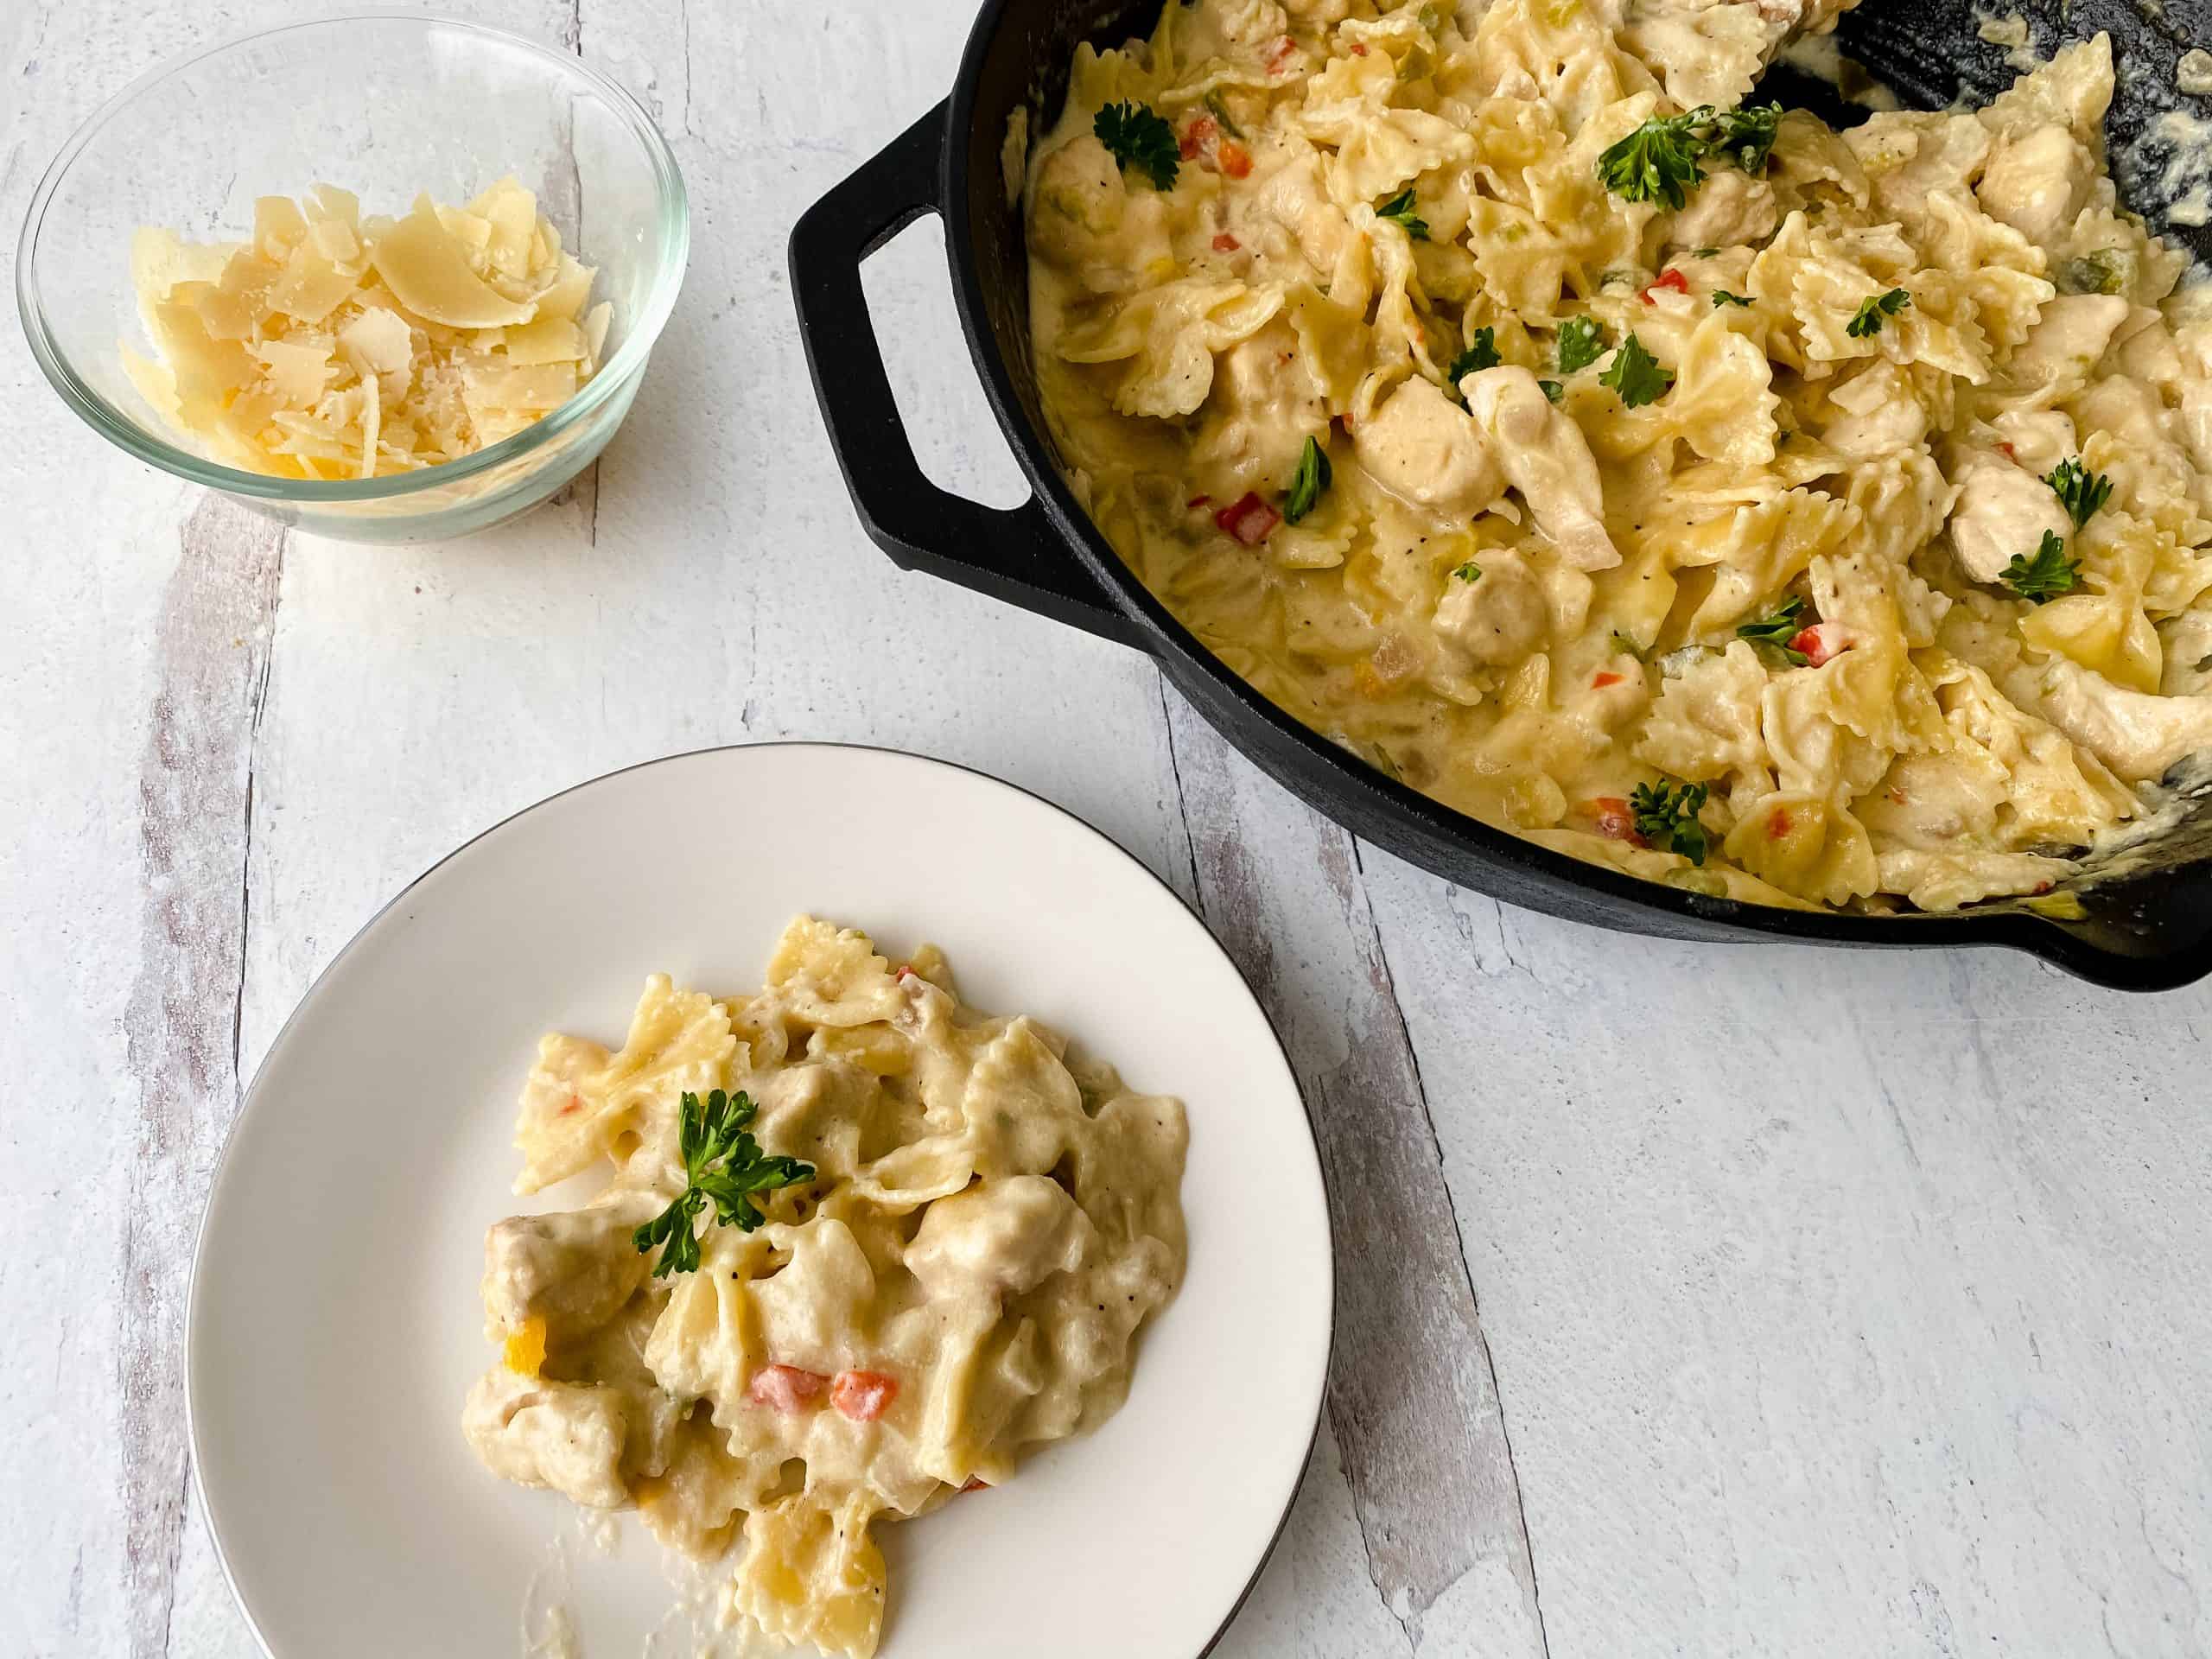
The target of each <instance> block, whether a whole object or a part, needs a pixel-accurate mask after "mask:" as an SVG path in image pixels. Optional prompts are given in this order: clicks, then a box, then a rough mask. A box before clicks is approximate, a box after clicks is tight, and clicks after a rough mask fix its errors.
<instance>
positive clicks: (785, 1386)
mask: <svg viewBox="0 0 2212 1659" xmlns="http://www.w3.org/2000/svg"><path fill="white" fill-rule="evenodd" d="M828 1387H829V1378H828V1377H826V1376H823V1375H822V1373H821V1372H819V1371H803V1370H799V1368H798V1366H796V1365H763V1366H762V1367H761V1368H760V1370H757V1371H755V1372H753V1381H752V1382H751V1383H748V1384H747V1386H746V1390H745V1392H746V1394H747V1397H749V1398H750V1399H751V1400H752V1402H753V1404H754V1405H756V1406H768V1407H771V1408H773V1409H775V1410H777V1411H783V1412H792V1411H797V1410H798V1408H800V1407H802V1406H810V1405H812V1404H813V1403H814V1402H816V1401H817V1400H819V1399H820V1398H821V1397H822V1391H823V1389H826V1388H828Z"/></svg>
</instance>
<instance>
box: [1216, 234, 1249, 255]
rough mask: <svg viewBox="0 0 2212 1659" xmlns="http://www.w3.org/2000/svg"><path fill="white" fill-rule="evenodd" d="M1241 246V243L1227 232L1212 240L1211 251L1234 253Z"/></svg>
mask: <svg viewBox="0 0 2212 1659" xmlns="http://www.w3.org/2000/svg"><path fill="white" fill-rule="evenodd" d="M1241 247H1243V243H1242V242H1239V241H1238V240H1237V239H1236V238H1235V237H1233V236H1231V235H1230V233H1229V232H1227V231H1224V232H1221V233H1220V234H1219V235H1218V236H1217V237H1215V238H1214V239H1213V251H1215V252H1216V253H1234V252H1236V250H1237V249H1239V248H1241Z"/></svg>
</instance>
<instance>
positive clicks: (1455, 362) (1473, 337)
mask: <svg viewBox="0 0 2212 1659" xmlns="http://www.w3.org/2000/svg"><path fill="white" fill-rule="evenodd" d="M1499 361H1500V359H1499V358H1498V355H1497V329H1495V328H1491V327H1482V328H1478V329H1476V330H1475V331H1474V333H1472V334H1469V335H1468V336H1467V349H1466V350H1465V351H1464V352H1462V353H1459V356H1457V357H1455V358H1453V359H1452V366H1451V367H1450V368H1449V369H1446V371H1445V374H1446V378H1449V379H1450V380H1451V382H1452V390H1453V391H1458V390H1459V382H1460V381H1461V380H1463V379H1465V378H1466V377H1467V376H1469V375H1471V374H1473V373H1475V372H1478V370H1482V369H1494V368H1496V367H1497V365H1498V363H1499Z"/></svg>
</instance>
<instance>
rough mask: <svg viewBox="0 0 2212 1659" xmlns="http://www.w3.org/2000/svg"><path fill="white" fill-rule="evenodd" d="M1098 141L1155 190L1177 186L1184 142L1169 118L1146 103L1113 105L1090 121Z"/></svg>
mask: <svg viewBox="0 0 2212 1659" xmlns="http://www.w3.org/2000/svg"><path fill="white" fill-rule="evenodd" d="M1090 130H1091V131H1092V132H1094V133H1095V134H1096V135H1097V137H1098V142H1099V143H1102V144H1103V145H1105V146H1106V150H1107V153H1108V154H1109V155H1110V156H1113V158H1114V159H1115V160H1116V161H1117V162H1120V163H1121V164H1122V167H1123V168H1132V167H1134V168H1136V169H1137V170H1138V171H1140V172H1141V173H1142V174H1143V175H1145V176H1146V177H1147V178H1148V179H1150V180H1151V181H1152V185H1153V188H1154V189H1155V190H1172V189H1173V188H1175V175H1176V173H1177V172H1178V171H1179V169H1180V168H1181V167H1182V165H1183V149H1182V145H1181V144H1180V143H1179V142H1178V141H1177V139H1176V137H1175V129H1174V128H1173V127H1171V126H1169V125H1168V124H1167V121H1166V118H1165V117H1164V116H1162V115H1160V113H1159V112H1158V111H1155V110H1154V109H1153V108H1152V107H1151V106H1150V105H1145V104H1109V105H1107V106H1106V107H1105V108H1104V109H1103V110H1101V111H1098V114H1097V116H1096V118H1095V119H1093V120H1092V122H1091V124H1090Z"/></svg>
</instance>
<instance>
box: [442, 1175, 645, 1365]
mask: <svg viewBox="0 0 2212 1659" xmlns="http://www.w3.org/2000/svg"><path fill="white" fill-rule="evenodd" d="M636 1224H637V1217H635V1216H633V1215H632V1214H631V1213H630V1212H629V1211H628V1210H626V1209H624V1208H618V1207H615V1206H612V1205H601V1206H597V1207H594V1208H592V1209H588V1210H578V1211H571V1212H569V1213H566V1214H559V1215H547V1216H510V1217H507V1219H506V1220H505V1221H502V1222H499V1223H498V1224H496V1225H494V1226H493V1228H492V1229H491V1230H489V1231H488V1232H486V1234H485V1236H484V1313H485V1316H486V1318H487V1319H489V1320H490V1321H491V1323H492V1325H493V1327H494V1328H496V1329H499V1330H507V1331H512V1330H516V1329H518V1328H519V1327H520V1326H521V1325H522V1323H523V1321H524V1320H525V1319H530V1318H531V1316H533V1315H536V1316H537V1317H538V1318H541V1319H544V1320H545V1321H546V1323H547V1324H548V1325H550V1327H551V1328H552V1329H553V1330H554V1331H556V1332H566V1333H569V1334H570V1335H581V1334H583V1333H586V1332H591V1331H594V1330H596V1329H598V1328H599V1327H600V1326H601V1325H604V1324H606V1323H607V1320H608V1319H612V1318H613V1316H614V1313H615V1311H616V1310H617V1309H619V1308H620V1306H622V1304H623V1303H625V1302H626V1301H628V1300H630V1298H631V1296H632V1294H635V1292H636V1291H637V1288H638V1287H639V1285H641V1284H643V1283H645V1275H646V1274H647V1273H648V1272H649V1271H650V1270H651V1268H652V1258H651V1257H650V1256H648V1255H641V1254H640V1253H639V1250H638V1249H637V1248H636V1246H635V1245H634V1244H633V1243H632V1242H631V1237H630V1233H631V1230H632V1228H633V1227H634V1226H635V1225H636Z"/></svg>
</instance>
